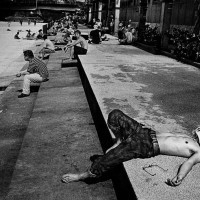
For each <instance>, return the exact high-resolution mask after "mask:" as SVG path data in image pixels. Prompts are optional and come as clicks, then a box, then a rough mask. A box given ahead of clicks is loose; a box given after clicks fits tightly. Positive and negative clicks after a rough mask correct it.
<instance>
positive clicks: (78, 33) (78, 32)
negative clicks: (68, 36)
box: [74, 30, 81, 38]
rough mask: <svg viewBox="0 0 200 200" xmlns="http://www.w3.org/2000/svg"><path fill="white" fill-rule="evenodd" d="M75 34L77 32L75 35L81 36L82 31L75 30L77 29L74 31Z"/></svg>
mask: <svg viewBox="0 0 200 200" xmlns="http://www.w3.org/2000/svg"><path fill="white" fill-rule="evenodd" d="M74 34H75V36H76V37H77V38H79V37H80V35H81V31H79V30H75V31H74Z"/></svg>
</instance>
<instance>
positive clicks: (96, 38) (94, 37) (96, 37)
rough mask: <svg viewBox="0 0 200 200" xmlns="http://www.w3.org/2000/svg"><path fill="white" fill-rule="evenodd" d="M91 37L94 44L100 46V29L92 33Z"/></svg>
mask: <svg viewBox="0 0 200 200" xmlns="http://www.w3.org/2000/svg"><path fill="white" fill-rule="evenodd" d="M90 37H91V39H92V43H94V44H99V43H100V31H99V30H98V29H94V30H92V31H91V32H90Z"/></svg>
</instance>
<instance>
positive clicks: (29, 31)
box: [26, 29, 31, 39]
mask: <svg viewBox="0 0 200 200" xmlns="http://www.w3.org/2000/svg"><path fill="white" fill-rule="evenodd" d="M26 31H27V34H26V38H27V39H28V38H30V37H31V30H30V29H29V30H26Z"/></svg>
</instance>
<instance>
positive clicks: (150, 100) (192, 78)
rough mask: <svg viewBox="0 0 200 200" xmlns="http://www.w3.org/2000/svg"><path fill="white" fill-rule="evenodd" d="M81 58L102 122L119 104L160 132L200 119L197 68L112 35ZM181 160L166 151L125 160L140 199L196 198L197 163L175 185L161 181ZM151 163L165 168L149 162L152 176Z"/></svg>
mask: <svg viewBox="0 0 200 200" xmlns="http://www.w3.org/2000/svg"><path fill="white" fill-rule="evenodd" d="M80 62H81V66H82V73H84V74H85V76H86V77H87V78H86V79H87V80H88V86H89V87H91V90H92V91H93V92H94V96H95V98H96V103H97V104H98V106H99V107H100V111H101V112H102V115H103V117H104V121H105V122H106V120H107V116H108V113H109V112H110V111H111V110H112V109H121V110H122V111H124V112H125V113H126V114H128V115H129V116H131V117H133V118H135V119H136V120H137V121H139V122H141V123H143V124H145V125H147V126H149V127H150V128H152V129H154V130H156V131H157V132H158V134H161V133H162V132H171V133H174V134H175V135H176V134H179V133H181V134H182V133H183V134H190V133H191V131H192V130H193V129H194V128H196V127H197V126H198V125H199V117H200V116H199V114H200V104H199V102H198V99H199V98H200V93H199V92H198V91H199V90H200V79H199V76H200V71H199V69H197V68H195V67H193V66H190V65H186V64H183V63H180V62H177V61H176V60H174V59H171V58H168V57H164V56H161V55H152V54H150V53H147V52H145V51H143V50H140V49H138V48H136V47H133V46H124V45H119V44H118V41H117V40H116V39H115V38H112V39H110V40H109V41H108V42H103V43H102V44H100V45H94V44H92V45H90V46H89V52H88V54H87V55H86V56H80ZM88 86H87V87H88ZM111 134H112V133H111ZM184 160H185V159H184V158H177V157H169V156H157V157H155V158H151V159H144V160H140V159H136V160H134V159H133V160H130V161H128V162H125V163H124V168H125V170H126V172H127V174H128V177H129V180H130V181H131V184H132V187H133V190H134V191H135V194H136V196H137V198H138V199H142V200H144V199H152V200H169V199H171V200H173V199H177V200H179V199H181V200H188V199H195V200H197V199H199V195H200V192H199V189H198V187H197V186H198V185H199V180H200V175H199V173H198V172H199V170H200V166H199V165H196V166H195V167H194V168H193V170H192V172H191V173H189V175H188V176H187V177H186V179H185V180H184V181H183V183H182V184H181V185H180V186H179V187H176V188H172V187H169V186H167V185H166V184H165V181H166V180H167V178H172V177H174V176H175V174H176V172H177V170H178V167H179V165H180V164H181V163H182V162H184ZM152 163H153V164H156V165H158V166H160V167H162V168H163V169H164V170H163V169H161V168H160V167H152V168H150V169H149V172H150V173H152V174H156V175H155V176H151V175H150V174H148V173H147V172H145V171H144V170H143V167H145V166H148V165H150V164H152Z"/></svg>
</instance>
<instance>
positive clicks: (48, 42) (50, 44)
mask: <svg viewBox="0 0 200 200" xmlns="http://www.w3.org/2000/svg"><path fill="white" fill-rule="evenodd" d="M44 47H46V48H48V49H51V50H54V49H55V47H54V44H53V42H52V41H51V40H49V39H46V40H45V41H44Z"/></svg>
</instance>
